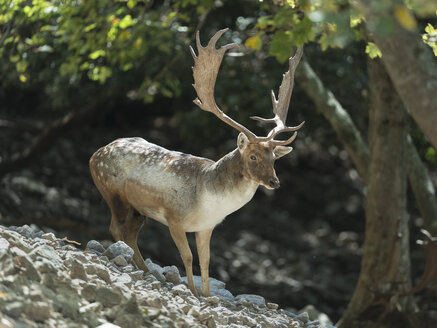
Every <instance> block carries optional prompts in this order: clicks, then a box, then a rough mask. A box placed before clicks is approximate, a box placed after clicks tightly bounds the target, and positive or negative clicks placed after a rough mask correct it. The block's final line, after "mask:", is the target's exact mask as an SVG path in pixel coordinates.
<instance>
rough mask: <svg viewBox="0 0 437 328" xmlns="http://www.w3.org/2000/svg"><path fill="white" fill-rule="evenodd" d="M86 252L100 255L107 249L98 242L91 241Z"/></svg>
mask: <svg viewBox="0 0 437 328" xmlns="http://www.w3.org/2000/svg"><path fill="white" fill-rule="evenodd" d="M86 250H87V251H88V252H95V253H97V254H99V255H100V254H102V253H103V252H104V251H105V247H103V245H102V244H101V243H99V242H98V241H97V240H90V241H89V242H88V243H87V244H86Z"/></svg>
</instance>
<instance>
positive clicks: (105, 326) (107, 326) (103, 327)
mask: <svg viewBox="0 0 437 328" xmlns="http://www.w3.org/2000/svg"><path fill="white" fill-rule="evenodd" d="M96 328H121V327H120V326H117V325H114V324H112V323H110V322H105V323H102V324H101V325H99V326H97V327H96Z"/></svg>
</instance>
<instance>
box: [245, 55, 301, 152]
mask: <svg viewBox="0 0 437 328" xmlns="http://www.w3.org/2000/svg"><path fill="white" fill-rule="evenodd" d="M302 53H303V50H302V48H298V49H297V51H296V54H295V55H294V56H293V57H290V58H289V59H288V63H289V70H288V71H287V72H285V74H284V75H283V77H282V83H281V86H280V87H279V94H278V99H276V96H275V92H274V91H273V90H272V104H273V113H274V114H275V117H273V118H269V119H267V118H262V117H258V116H252V117H251V119H253V120H256V121H260V122H262V123H275V124H276V127H275V128H274V129H273V130H271V131H270V133H269V134H268V136H267V137H266V139H267V140H269V142H270V143H271V144H274V145H276V146H279V145H287V144H289V143H291V142H292V141H293V140H294V139H295V138H296V135H297V132H295V133H293V135H292V136H291V137H290V138H289V139H288V140H274V138H275V137H276V136H277V135H278V134H280V133H282V132H290V131H297V130H299V129H300V128H301V127H302V126H303V125H304V123H305V122H302V123H300V124H299V125H298V126H286V125H285V121H286V119H287V114H288V108H289V106H290V99H291V93H292V92H293V84H294V72H295V70H296V67H297V65H298V64H299V62H300V59H301V58H302Z"/></svg>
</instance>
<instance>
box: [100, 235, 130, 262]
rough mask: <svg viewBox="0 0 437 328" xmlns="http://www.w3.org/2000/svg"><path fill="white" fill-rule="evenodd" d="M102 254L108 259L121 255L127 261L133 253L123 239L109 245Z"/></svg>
mask: <svg viewBox="0 0 437 328" xmlns="http://www.w3.org/2000/svg"><path fill="white" fill-rule="evenodd" d="M103 255H105V256H107V257H108V258H109V259H110V260H112V259H113V258H114V257H116V256H118V255H122V256H123V257H124V258H125V259H126V261H127V262H130V261H132V257H133V255H134V250H133V249H132V248H130V247H129V246H128V245H127V244H126V243H125V242H124V241H121V240H120V241H117V242H116V243H114V244H112V245H111V246H109V247H108V248H107V249H106V250H105V251H104V252H103Z"/></svg>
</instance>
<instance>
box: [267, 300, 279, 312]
mask: <svg viewBox="0 0 437 328" xmlns="http://www.w3.org/2000/svg"><path fill="white" fill-rule="evenodd" d="M267 307H268V308H269V309H272V310H276V309H278V307H279V305H278V304H276V303H270V302H269V303H267Z"/></svg>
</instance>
